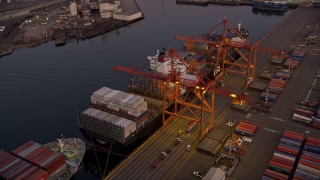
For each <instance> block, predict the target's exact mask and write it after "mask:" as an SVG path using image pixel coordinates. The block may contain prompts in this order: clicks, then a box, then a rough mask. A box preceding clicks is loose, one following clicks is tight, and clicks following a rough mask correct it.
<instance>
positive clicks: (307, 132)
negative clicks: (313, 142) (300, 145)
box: [306, 131, 309, 139]
mask: <svg viewBox="0 0 320 180" xmlns="http://www.w3.org/2000/svg"><path fill="white" fill-rule="evenodd" d="M308 134H309V131H306V139H307V138H308Z"/></svg>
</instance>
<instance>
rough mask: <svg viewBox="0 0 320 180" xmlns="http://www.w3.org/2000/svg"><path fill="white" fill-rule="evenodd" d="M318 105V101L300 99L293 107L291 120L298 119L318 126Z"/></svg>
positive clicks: (319, 126) (319, 121)
mask: <svg viewBox="0 0 320 180" xmlns="http://www.w3.org/2000/svg"><path fill="white" fill-rule="evenodd" d="M319 117H320V107H319V104H318V102H311V101H301V102H300V103H299V105H297V106H296V107H295V108H294V109H293V115H292V120H294V121H299V122H302V123H305V124H308V125H310V126H313V127H314V128H320V118H319Z"/></svg>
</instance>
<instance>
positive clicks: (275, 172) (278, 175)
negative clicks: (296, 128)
mask: <svg viewBox="0 0 320 180" xmlns="http://www.w3.org/2000/svg"><path fill="white" fill-rule="evenodd" d="M303 141H304V136H303V134H300V133H296V132H293V131H287V130H285V131H284V133H283V135H282V137H281V139H280V142H279V144H278V146H277V149H276V151H275V152H274V153H273V156H272V159H271V160H270V162H269V165H268V169H266V170H265V172H264V176H263V179H268V178H273V179H289V177H291V176H292V175H293V173H294V170H295V169H294V168H295V163H296V159H297V157H298V156H299V154H300V149H301V145H302V143H303Z"/></svg>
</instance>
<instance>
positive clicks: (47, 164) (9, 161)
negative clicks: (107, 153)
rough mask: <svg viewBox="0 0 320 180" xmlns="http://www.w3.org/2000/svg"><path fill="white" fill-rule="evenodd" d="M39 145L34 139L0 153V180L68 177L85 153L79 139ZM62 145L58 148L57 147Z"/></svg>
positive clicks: (82, 143) (37, 179)
mask: <svg viewBox="0 0 320 180" xmlns="http://www.w3.org/2000/svg"><path fill="white" fill-rule="evenodd" d="M59 140H60V142H50V143H48V144H45V145H40V144H39V143H36V142H34V141H28V142H27V143H25V144H23V145H21V146H19V147H18V148H16V149H14V150H13V151H11V153H7V152H5V151H1V152H0V179H34V180H41V179H52V180H54V179H60V180H63V179H66V180H67V179H70V178H71V177H72V175H73V174H74V173H75V172H77V169H78V167H79V164H80V163H81V160H82V158H83V155H84V152H85V144H84V142H83V141H82V140H80V139H75V138H73V139H71V138H69V139H59ZM59 146H61V148H59Z"/></svg>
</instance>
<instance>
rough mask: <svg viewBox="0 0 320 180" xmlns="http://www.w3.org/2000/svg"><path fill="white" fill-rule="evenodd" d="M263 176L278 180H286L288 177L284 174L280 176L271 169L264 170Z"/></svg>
mask: <svg viewBox="0 0 320 180" xmlns="http://www.w3.org/2000/svg"><path fill="white" fill-rule="evenodd" d="M264 174H265V175H266V176H268V177H270V178H274V179H279V180H287V179H288V178H289V177H288V176H287V175H286V174H282V173H280V172H277V171H273V170H271V169H266V170H265V171H264Z"/></svg>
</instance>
